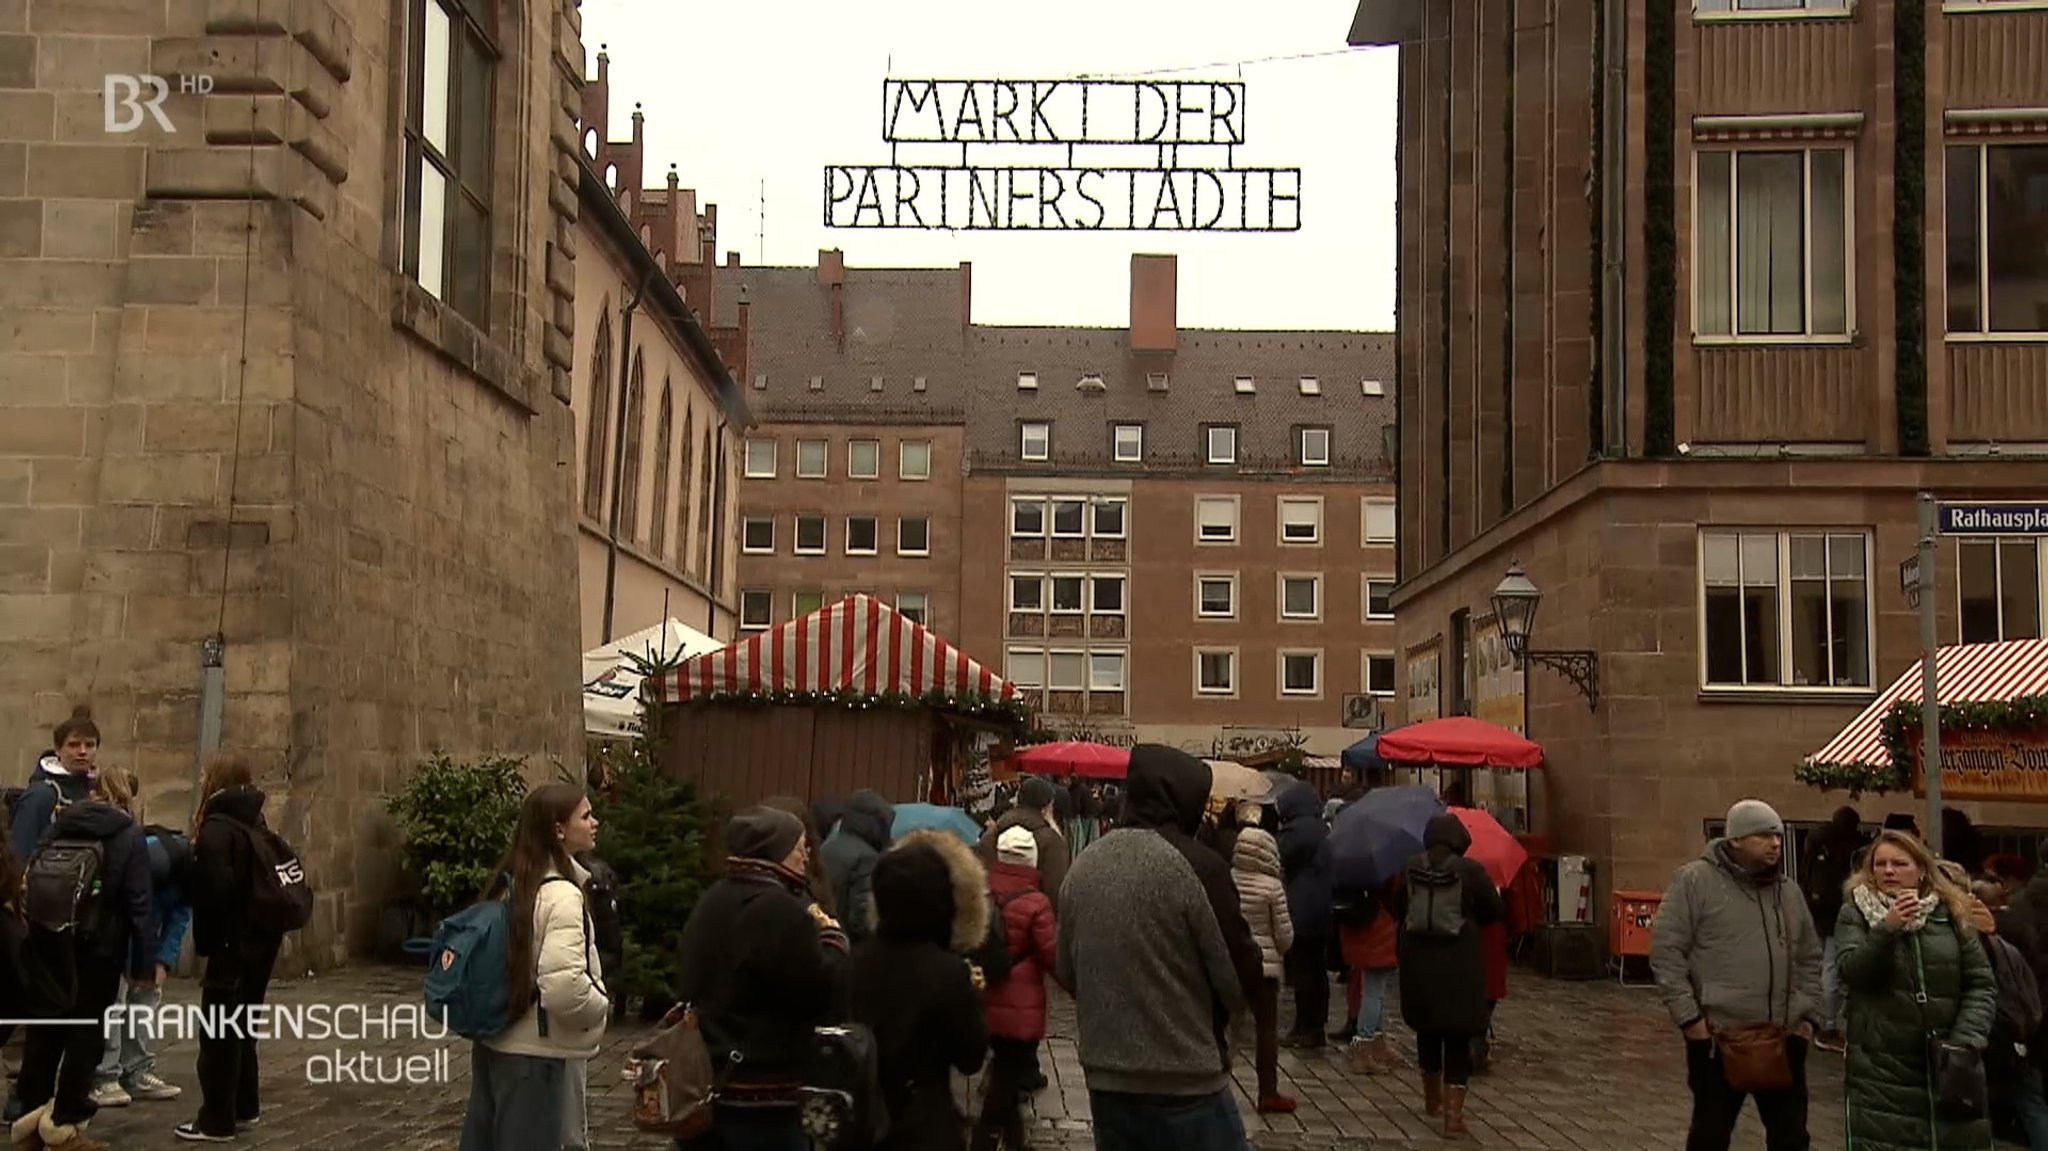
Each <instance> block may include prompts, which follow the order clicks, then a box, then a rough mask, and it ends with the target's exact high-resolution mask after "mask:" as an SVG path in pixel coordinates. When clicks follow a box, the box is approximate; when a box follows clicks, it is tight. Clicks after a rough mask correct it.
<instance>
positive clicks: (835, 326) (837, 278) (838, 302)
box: [818, 248, 846, 352]
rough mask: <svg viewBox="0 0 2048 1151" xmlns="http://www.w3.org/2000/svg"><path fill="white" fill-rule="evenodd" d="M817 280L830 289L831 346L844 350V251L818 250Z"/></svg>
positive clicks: (835, 249) (832, 249) (833, 249)
mask: <svg viewBox="0 0 2048 1151" xmlns="http://www.w3.org/2000/svg"><path fill="white" fill-rule="evenodd" d="M818 282H819V283H820V284H823V285H825V286H826V287H828V288H830V289H832V346H833V347H835V348H837V349H839V350H840V351H842V352H843V351H845V350H846V298H845V295H844V293H845V290H846V253H844V252H842V251H840V250H839V249H837V248H820V249H819V250H818Z"/></svg>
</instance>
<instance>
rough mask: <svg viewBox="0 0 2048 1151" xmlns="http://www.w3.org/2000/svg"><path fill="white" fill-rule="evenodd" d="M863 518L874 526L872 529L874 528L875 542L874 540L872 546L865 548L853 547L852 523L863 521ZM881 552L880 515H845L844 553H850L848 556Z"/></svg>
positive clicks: (878, 553) (870, 554)
mask: <svg viewBox="0 0 2048 1151" xmlns="http://www.w3.org/2000/svg"><path fill="white" fill-rule="evenodd" d="M863 520H865V521H866V522H867V523H869V524H871V525H872V526H873V527H874V530H875V542H874V545H873V546H871V547H867V548H856V547H854V546H853V525H854V524H856V523H859V522H861V521H863ZM881 552H882V517H880V516H876V515H864V516H847V517H846V554H847V555H850V556H872V555H880V554H881Z"/></svg>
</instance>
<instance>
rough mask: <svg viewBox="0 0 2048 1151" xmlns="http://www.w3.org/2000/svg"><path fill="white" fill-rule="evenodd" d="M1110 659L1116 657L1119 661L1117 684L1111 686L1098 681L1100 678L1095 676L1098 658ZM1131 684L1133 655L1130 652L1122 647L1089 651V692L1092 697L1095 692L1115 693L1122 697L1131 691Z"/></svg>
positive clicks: (1091, 649)
mask: <svg viewBox="0 0 2048 1151" xmlns="http://www.w3.org/2000/svg"><path fill="white" fill-rule="evenodd" d="M1110 657H1114V658H1115V659H1116V661H1117V673H1116V683H1115V684H1114V685H1110V684H1107V683H1104V682H1102V681H1101V680H1099V679H1098V678H1097V677H1096V674H1095V661H1096V659H1098V658H1110ZM1130 684H1131V653H1130V652H1128V651H1126V650H1125V649H1123V648H1120V647H1113V648H1090V649H1089V650H1088V691H1089V694H1091V695H1092V694H1094V693H1095V692H1098V691H1099V692H1105V693H1115V694H1118V695H1121V694H1123V693H1124V692H1127V691H1129V690H1130V689H1131V687H1130Z"/></svg>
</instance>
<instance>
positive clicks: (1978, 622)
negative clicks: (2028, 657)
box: [1956, 539, 2041, 643]
mask: <svg viewBox="0 0 2048 1151" xmlns="http://www.w3.org/2000/svg"><path fill="white" fill-rule="evenodd" d="M1956 567H1957V570H1958V573H1959V574H1958V578H1957V580H1956V591H1957V599H1958V607H1959V608H1960V611H1959V612H1958V616H1959V618H1960V620H1961V628H1962V637H1961V638H1962V642H1963V643H1994V642H1997V641H1999V640H2007V639H2039V638H2040V637H2041V559H2040V549H2039V548H2038V547H2037V546H2036V544H2035V541H2033V540H2031V539H2002V540H1969V539H1966V540H1958V541H1956Z"/></svg>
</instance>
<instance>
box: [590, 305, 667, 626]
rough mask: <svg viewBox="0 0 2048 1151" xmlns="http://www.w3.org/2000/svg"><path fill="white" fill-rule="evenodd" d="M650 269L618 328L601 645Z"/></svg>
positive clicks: (608, 622)
mask: <svg viewBox="0 0 2048 1151" xmlns="http://www.w3.org/2000/svg"><path fill="white" fill-rule="evenodd" d="M654 275H655V273H654V271H653V270H651V269H650V270H649V271H648V272H647V273H646V274H645V275H642V276H641V277H640V283H639V286H637V287H635V288H634V289H633V300H632V302H631V303H629V304H627V305H626V312H625V316H624V319H623V321H622V322H621V323H620V325H619V327H620V329H621V331H620V333H619V394H618V397H617V402H618V405H619V422H618V429H617V430H618V434H617V435H616V436H614V437H613V438H612V514H611V523H610V525H609V528H608V530H607V531H606V533H605V553H604V638H603V639H602V640H600V641H599V642H601V643H610V642H612V606H613V602H614V600H615V599H616V597H617V594H618V579H619V514H620V509H621V508H622V507H623V505H624V503H625V495H626V493H625V492H624V491H622V490H620V489H621V486H622V485H623V484H624V483H625V473H626V415H627V412H626V401H627V399H628V394H627V390H626V389H627V381H628V380H630V379H631V375H632V371H633V313H634V312H636V311H639V310H640V298H641V297H642V296H644V295H646V294H647V285H648V283H649V282H650V281H652V280H653V279H654Z"/></svg>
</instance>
